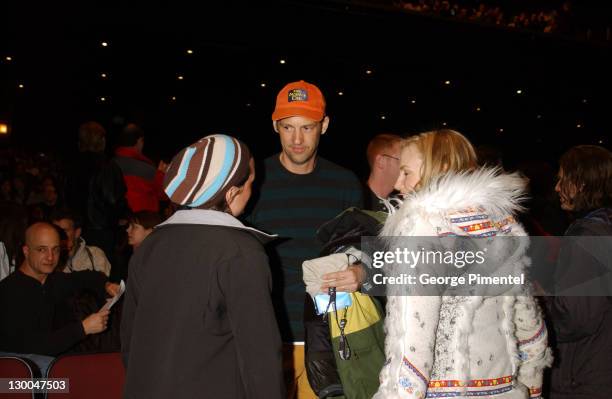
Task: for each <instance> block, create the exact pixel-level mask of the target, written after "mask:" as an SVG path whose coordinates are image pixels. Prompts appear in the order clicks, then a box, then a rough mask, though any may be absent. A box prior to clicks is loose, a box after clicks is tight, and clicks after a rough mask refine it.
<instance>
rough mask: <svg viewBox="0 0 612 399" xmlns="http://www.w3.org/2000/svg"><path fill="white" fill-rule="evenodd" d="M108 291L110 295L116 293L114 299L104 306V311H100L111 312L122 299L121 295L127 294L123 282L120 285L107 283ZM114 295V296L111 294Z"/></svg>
mask: <svg viewBox="0 0 612 399" xmlns="http://www.w3.org/2000/svg"><path fill="white" fill-rule="evenodd" d="M106 284H107V285H106V290H107V292H109V293H114V296H113V297H112V298H110V299H109V300H107V301H106V304H104V306H102V309H100V310H110V308H111V307H112V306H113V305H114V304H115V303H117V301H118V300H119V298H121V295H123V293H124V292H125V283H124V282H123V280H121V283H120V284H112V283H106ZM113 286H115V287H118V289H113V288H115V287H113ZM111 295H112V294H111Z"/></svg>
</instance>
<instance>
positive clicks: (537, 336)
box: [518, 322, 546, 346]
mask: <svg viewBox="0 0 612 399" xmlns="http://www.w3.org/2000/svg"><path fill="white" fill-rule="evenodd" d="M544 332H546V324H545V323H544V322H542V325H541V326H540V329H539V330H538V332H537V333H536V334H535V335H534V336H533V337H531V338H529V339H525V340H523V341H519V343H518V344H519V346H522V345H527V344H530V343H532V342H534V341H537V340H538V339H539V338H540V337H541V336H542V335H544Z"/></svg>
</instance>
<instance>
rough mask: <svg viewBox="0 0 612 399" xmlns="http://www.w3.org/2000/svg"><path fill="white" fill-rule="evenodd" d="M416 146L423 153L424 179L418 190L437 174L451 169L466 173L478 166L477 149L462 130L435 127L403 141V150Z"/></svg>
mask: <svg viewBox="0 0 612 399" xmlns="http://www.w3.org/2000/svg"><path fill="white" fill-rule="evenodd" d="M410 145H414V146H415V147H416V149H417V150H418V152H419V153H420V154H421V158H422V161H423V164H422V166H421V172H420V174H421V179H420V180H419V183H418V184H417V185H416V187H415V190H419V189H421V188H422V187H425V186H427V185H428V184H429V183H430V182H431V181H432V180H433V179H434V178H435V177H437V176H439V175H442V174H445V173H448V172H463V171H466V170H472V169H475V168H476V167H477V166H478V163H477V157H476V151H474V147H472V144H471V143H470V141H469V140H468V139H466V138H465V137H464V136H463V135H462V134H461V133H459V132H457V131H455V130H450V129H443V130H434V131H430V132H424V133H421V134H418V135H416V136H412V137H409V138H407V139H405V140H404V141H403V142H402V146H401V147H402V150H403V149H404V148H405V147H408V146H410Z"/></svg>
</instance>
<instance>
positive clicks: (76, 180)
mask: <svg viewBox="0 0 612 399" xmlns="http://www.w3.org/2000/svg"><path fill="white" fill-rule="evenodd" d="M126 192H127V188H126V187H125V182H124V181H123V174H122V173H121V169H120V168H119V165H117V164H116V163H115V162H113V161H110V160H108V159H106V157H105V155H104V154H102V153H94V152H81V153H79V155H78V156H77V158H76V159H75V161H74V162H73V164H72V165H70V170H69V171H68V181H67V185H66V194H67V195H66V197H67V200H68V205H69V206H70V207H71V208H72V209H75V210H76V211H78V212H79V214H80V216H81V218H82V221H83V224H84V227H85V228H86V229H92V230H100V229H108V228H115V227H116V226H117V221H118V220H119V219H120V218H123V217H125V216H126V214H127V212H128V205H127V200H126V198H125V194H126Z"/></svg>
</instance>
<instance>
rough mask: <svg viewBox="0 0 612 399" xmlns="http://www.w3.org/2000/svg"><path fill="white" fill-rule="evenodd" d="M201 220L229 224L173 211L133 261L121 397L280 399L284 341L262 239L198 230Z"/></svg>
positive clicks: (244, 232)
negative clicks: (124, 381)
mask: <svg viewBox="0 0 612 399" xmlns="http://www.w3.org/2000/svg"><path fill="white" fill-rule="evenodd" d="M202 215H204V218H206V217H207V216H211V215H212V216H217V217H220V218H221V219H223V218H225V219H228V218H231V219H233V218H232V217H231V216H229V215H227V214H222V213H221V212H216V211H204V210H182V211H178V212H177V213H176V214H175V215H173V216H172V217H171V218H170V219H169V220H168V221H167V222H166V223H165V224H162V225H161V226H158V227H157V228H156V229H155V231H153V233H152V234H151V235H150V236H149V237H147V239H146V240H145V241H144V242H143V243H142V245H141V246H140V247H139V248H138V250H136V251H135V253H134V256H133V257H132V260H131V261H130V266H129V268H130V278H129V280H128V287H127V291H126V298H125V303H124V308H123V318H122V323H121V329H122V331H121V343H122V352H123V359H124V363H125V364H126V366H127V381H126V387H125V397H126V398H130V399H137V398H147V399H155V398H170V397H172V398H189V399H191V398H196V397H201V398H216V399H222V398H228V399H229V398H232V399H240V398H271V399H274V398H281V397H283V390H284V389H283V382H282V367H281V340H280V334H279V331H278V326H277V323H276V319H275V317H274V310H273V307H272V300H271V297H270V289H271V274H270V270H269V266H268V259H267V257H266V255H265V252H264V249H263V246H262V244H261V242H260V241H258V237H259V234H258V233H257V232H256V231H255V230H248V229H245V228H240V227H238V226H237V225H234V226H221V225H213V224H211V223H212V222H210V221H206V220H204V221H202V220H201V219H200V220H199V222H202V223H199V222H198V217H201V216H202ZM181 218H182V219H181ZM233 221H234V222H235V223H239V222H238V221H237V220H236V219H233ZM206 223H207V224H206ZM242 227H244V226H242Z"/></svg>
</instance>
